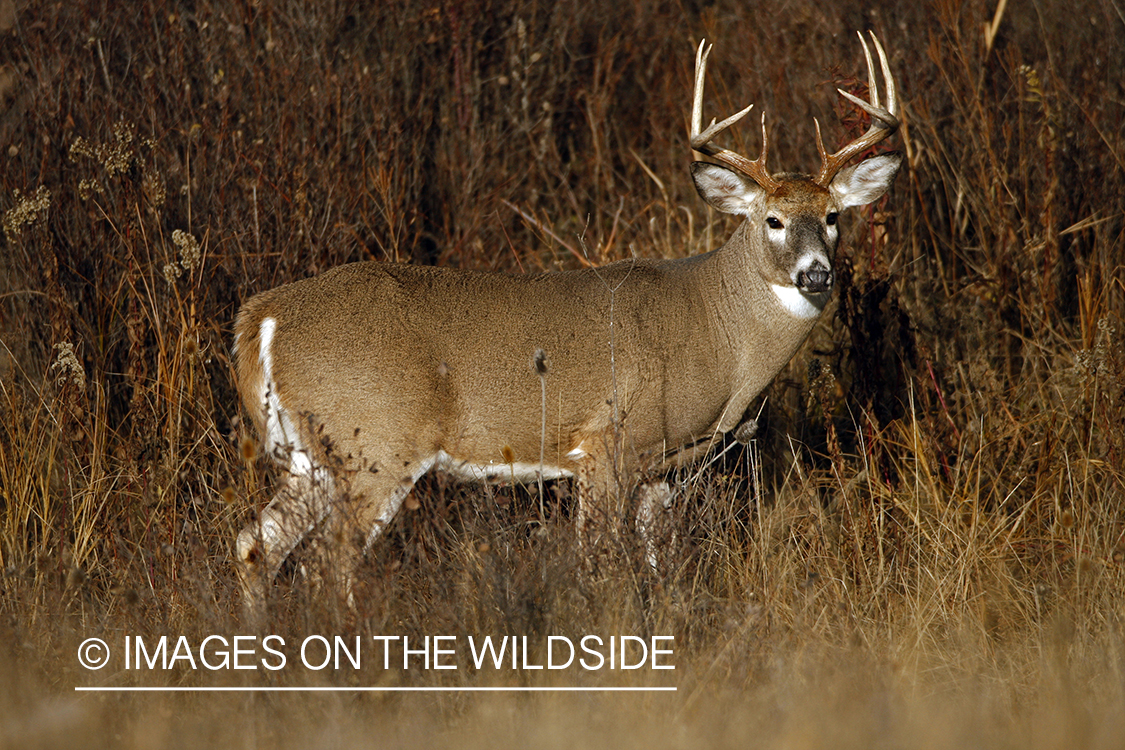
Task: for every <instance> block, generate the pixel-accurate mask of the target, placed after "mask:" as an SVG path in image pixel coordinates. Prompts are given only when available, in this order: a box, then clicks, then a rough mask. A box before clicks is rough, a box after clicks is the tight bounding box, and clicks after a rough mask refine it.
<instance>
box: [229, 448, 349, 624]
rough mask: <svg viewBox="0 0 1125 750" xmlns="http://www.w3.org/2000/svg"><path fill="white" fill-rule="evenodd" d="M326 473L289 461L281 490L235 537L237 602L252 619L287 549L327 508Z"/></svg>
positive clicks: (332, 495)
mask: <svg viewBox="0 0 1125 750" xmlns="http://www.w3.org/2000/svg"><path fill="white" fill-rule="evenodd" d="M336 497H337V491H336V483H335V480H334V479H333V477H332V474H331V473H330V472H329V471H327V470H326V469H324V468H321V467H317V466H314V465H311V464H306V465H305V466H300V465H299V462H294V465H292V466H291V472H290V474H289V476H288V477H287V478H286V479H285V482H284V484H283V485H282V487H281V489H280V490H278V492H277V494H276V495H274V497H273V499H272V500H270V503H269V505H267V506H266V507H265V508H264V509H263V510H262V512H261V513H260V514H259V515H258V519H257V520H256V521H254V522H253V523H251V524H249V525H248V526H247V527H246V528H244V529H243V530H242V532H241V533H239V535H238V539H237V541H236V544H235V546H236V554H237V558H236V559H237V563H238V571H239V578H240V581H241V584H242V594H243V603H244V605H245V607H246V609H247V611H248V612H249V613H250V615H251V616H252V617H254V618H260V617H261V616H263V615H264V614H265V601H266V591H267V590H268V588H269V586H270V584H272V583H273V579H274V577H276V576H277V572H278V570H279V569H280V568H281V564H282V563H283V562H284V561H285V558H286V557H288V556H289V553H290V552H292V551H293V548H294V547H296V546H297V544H298V543H299V542H300V541H301V539H303V538H304V537H305V535H306V534H308V533H309V531H310V530H312V528H313V527H314V526H316V524H318V523H320V522H321V521H322V520H323V519H324V517H325V516H327V515H328V513H329V512H330V511H331V510H332V505H333V503H334V502H335V500H336Z"/></svg>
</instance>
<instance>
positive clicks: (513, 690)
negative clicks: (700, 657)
mask: <svg viewBox="0 0 1125 750" xmlns="http://www.w3.org/2000/svg"><path fill="white" fill-rule="evenodd" d="M677 689H678V688H676V687H612V686H611V687H174V686H173V687H76V688H74V690H75V692H80V693H361V692H362V693H646V692H675V691H676V690H677Z"/></svg>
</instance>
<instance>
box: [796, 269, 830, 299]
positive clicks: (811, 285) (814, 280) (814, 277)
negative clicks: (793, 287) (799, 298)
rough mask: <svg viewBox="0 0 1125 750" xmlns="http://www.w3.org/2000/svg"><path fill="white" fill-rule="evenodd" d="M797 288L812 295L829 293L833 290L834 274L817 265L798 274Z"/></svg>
mask: <svg viewBox="0 0 1125 750" xmlns="http://www.w3.org/2000/svg"><path fill="white" fill-rule="evenodd" d="M797 286H798V287H800V288H801V291H804V292H809V293H811V294H818V293H820V292H827V291H828V290H829V289H831V288H832V272H831V271H829V270H828V269H827V268H825V267H824V266H822V265H820V264H819V263H817V264H816V265H814V266H813V267H812V268H810V269H808V270H807V271H801V272H800V273H799V274H797Z"/></svg>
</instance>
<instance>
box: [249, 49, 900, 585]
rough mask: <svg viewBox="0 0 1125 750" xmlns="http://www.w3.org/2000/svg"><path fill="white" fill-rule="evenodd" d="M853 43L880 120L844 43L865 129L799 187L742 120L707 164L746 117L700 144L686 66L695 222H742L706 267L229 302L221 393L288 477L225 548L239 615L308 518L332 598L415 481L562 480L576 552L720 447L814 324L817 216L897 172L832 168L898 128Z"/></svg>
mask: <svg viewBox="0 0 1125 750" xmlns="http://www.w3.org/2000/svg"><path fill="white" fill-rule="evenodd" d="M872 39H873V40H874V42H875V48H876V50H877V52H878V55H879V60H880V67H881V69H882V74H883V78H884V80H885V82H886V87H887V97H886V101H885V103H881V102H880V99H879V95H878V89H877V83H876V78H875V72H874V66H873V64H872V60H871V55H870V53H869V51H868V49H867V45H866V44H864V52H865V54H866V56H867V65H868V75H869V79H870V91H871V101H870V102H864V101H861V100H859V99H856V98H855V97H852V96H850V95H849V94H845V93H843V92H841V94H843V95H844V96H845V97H847V98H848V99H850V100H852V101H854V102H856V103H857V104H858V105H859V106H860V107H862V108H863V109H864V110H865V111H866V112H868V113H869V114H870V115H871V117H872V125H871V129H870V130H869V131H868V132H867V133H866V134H865V135H864V136H863V137H861V138H859V139H857V140H856V141H854V142H853V143H851V144H849V145H848V146H846V147H844V148H843V149H841V150H840V151H838V152H837V153H835V154H832V155H829V154H827V153H826V152H825V150H824V147H823V144H822V143H821V140H820V129H819V124H818V126H817V145H818V148H819V150H820V153H821V157H822V166H821V169H820V172H819V174H818V175H817V176H816V177H815V178H813V177H810V176H807V175H797V174H770V173H769V172H768V171H767V169H766V164H765V162H766V155H767V143H766V140H765V125H764V119H763V128H762V132H763V142H762V153H761V155H760V156H759V157H758V159H757V160H754V161H750V160H749V159H747V158H745V157H743V156H739V155H738V154H734V153H732V152H730V151H727V150H726V149H722V148H719V147H717V146H715V145H713V144H712V142H711V141H712V139H713V138H714V137H715V136H716V135H717V134H718V133H720V132H721V131H722V130H723V129H725V128H727V127H729V126H730V125H731V124H733V123H734V122H735V121H737V120H738V119H739V118H741V117H743V116H744V115H745V114H746V113H747V112H749V110H750V108H749V107H748V108H747V109H745V110H743V111H742V112H740V113H738V114H736V115H734V116H733V117H730V118H728V119H727V120H725V121H723V122H721V123H719V124H717V125H716V124H715V123H714V121H712V123H711V125H710V126H709V127H708V128H707V129H706V130H702V129H701V125H702V114H701V108H702V99H703V79H704V75H705V69H706V59H707V53H708V51H709V50H704V47H703V45H702V44H701V45H700V48H699V51H698V53H697V56H696V82H695V95H694V106H693V112H692V133H691V146H692V148H694V149H695V150H697V151H700V152H702V153H704V154H706V155H708V156H711V157H713V158H715V159H716V160H718V161H721V162H723V163H724V164H726V165H727V166H720V165H717V164H710V163H704V162H696V163H694V164H693V165H692V175H693V177H694V179H695V184H696V187H697V189H698V190H699V192H700V194H701V195H702V196H703V198H704V199H705V200H706V201H707V202H708V203H709V204H710V205H712V206H713V207H715V208H717V209H719V210H720V211H725V212H727V213H733V214H740V215H742V216H744V217H745V219H746V220H745V221H744V222H743V223H742V224H741V225H740V226H739V228H738V229H737V230H736V231H735V233H734V235H733V236H732V237H731V238H730V239H729V240H728V241H727V242H726V244H724V245H723V246H722V247H720V248H719V249H717V250H714V251H712V252H710V253H707V254H705V255H700V256H695V257H691V258H685V259H680V260H645V259H638V260H627V261H621V262H618V263H614V264H611V265H608V266H605V267H602V268H597V269H585V270H578V271H567V272H562V273H544V274H534V275H508V274H501V273H478V272H472V271H460V270H450V269H444V268H433V267H423V266H412V265H397V264H389V263H375V262H368V263H355V264H351V265H347V266H342V267H340V268H336V269H334V270H332V271H329V272H327V273H324V274H322V275H321V276H318V277H316V278H312V279H306V280H302V281H298V282H295V283H292V284H287V285H285V286H282V287H278V288H277V289H273V290H270V291H268V292H264V293H262V294H259V295H257V296H256V297H254V298H253V299H251V300H250V301H249V302H247V303H246V304H245V305H244V306H243V308H242V309H241V311H240V312H239V315H238V320H237V322H236V325H235V354H236V360H237V370H238V379H239V391H240V394H241V396H242V399H243V402H244V403H245V405H246V408H247V410H248V412H249V413H250V415H251V417H252V418H253V419H254V421H255V423H256V425H257V428H258V432H259V434H260V435H261V436H262V439H263V441H264V443H265V447H266V449H267V450H268V451H269V452H270V453H271V454H273V455H274V456H275V457H277V458H279V460H282V461H283V462H284V464H285V465H286V468H287V470H288V477H287V479H286V481H285V484H284V486H283V487H282V488H281V489H280V490H279V492H278V493H277V495H276V496H275V497H274V498H273V500H272V501H271V502H270V504H269V506H268V507H266V508H265V509H264V510H263V511H262V512H261V514H260V516H259V518H258V520H257V521H256V522H254V523H252V524H251V525H249V526H248V527H247V528H246V529H245V530H243V531H242V533H241V534H240V535H239V537H238V543H237V548H238V549H237V554H238V561H239V563H240V570H241V573H242V581H243V585H244V590H245V593H246V596H247V600H248V603H249V604H251V605H252V606H257V605H259V604H261V603H262V602H263V601H264V599H263V596H264V593H265V590H266V587H267V586H268V585H269V584H270V582H271V581H272V579H273V577H274V576H275V574H276V573H277V570H278V568H279V567H280V565H281V563H282V562H283V561H284V559H285V558H286V556H287V555H288V554H289V553H290V551H291V550H292V549H293V548H294V546H295V545H296V544H297V543H298V542H299V541H300V540H301V539H302V537H303V536H304V535H305V534H306V533H308V531H309V530H310V529H311V528H312V527H313V526H315V525H316V524H318V523H320V522H321V521H322V520H324V519H325V518H326V517H328V516H330V515H331V518H332V520H331V523H332V524H336V526H335V533H331V534H328V535H326V537H325V539H326V540H327V542H326V543H327V544H329V545H330V546H332V547H334V553H335V554H339V558H338V559H337V560H336V562H335V563H334V564H335V565H336V566H337V567H336V571H335V572H336V573H337V574H338V575H340V576H341V578H342V579H343V581H344V582H345V583H346V584H347V583H349V582H350V578H351V575H352V571H353V570H354V566H355V564H356V561H357V558H358V555H359V554H360V553H361V550H363V549H364V540H366V545H370V544H371V543H372V542H373V541H374V540H375V539H376V538H377V537H378V536H379V534H380V533H381V531H382V530H383V529H384V528H385V527H386V525H387V524H388V523H390V521H391V520H392V519H393V518H394V516H395V514H396V513H397V512H398V509H399V506H400V505H401V504H402V502H403V499H404V498H405V497H406V495H407V494H408V492H409V491H410V488H411V487H412V486H413V485H414V483H415V482H416V481H417V480H418V478H419V477H421V476H422V475H423V474H425V473H426V472H428V471H430V470H432V469H440V470H443V471H446V472H449V473H451V474H453V475H455V476H457V477H461V478H465V479H473V480H490V479H501V480H506V479H512V478H514V479H516V480H521V481H534V480H535V479H536V478H537V477H538V476H542V477H544V478H547V479H550V478H557V477H569V476H577V477H578V479H579V482H578V489H577V495H578V509H577V516H578V526H579V530H580V532H582V535H583V536H581V537H580V538H584V539H586V540H587V542H588V543H591V544H594V543H596V539H592V538H591V535H596V534H597V533H599V532H598V530H599V529H604V528H605V524H601V523H599V521H600V520H602V519H603V518H604V517H605V516H608V515H611V514H613V513H617V512H620V509H619V508H615V507H614V504H615V503H616V502H617V500H618V499H620V498H621V497H622V491H621V488H622V487H623V486H624V484H623V483H620V480H621V478H622V477H629V476H631V475H632V474H633V473H634V472H636V471H637V470H639V469H645V468H651V467H660V466H667V465H670V464H674V463H682V462H685V461H690V460H692V459H695V458H697V457H699V456H701V455H702V454H703V453H705V452H706V451H707V450H708V449H710V447H711V446H712V445H713V444H714V443H715V442H716V441H717V440H718V438H719V437H720V436H721V435H722V434H724V433H726V432H728V431H730V430H731V429H733V428H734V427H736V426H737V425H738V424H739V423H740V422H741V420H742V419H743V413H744V412H745V410H746V408H747V406H748V405H749V404H750V402H751V400H752V399H754V397H755V396H757V395H758V393H760V392H761V391H762V389H763V388H765V387H766V386H767V385H768V384H769V383H770V381H771V380H772V379H773V377H774V376H775V375H776V374H777V373H778V371H779V370H781V368H782V367H784V366H785V364H786V363H787V362H788V361H789V359H790V358H791V357H792V356H793V354H794V353H795V352H796V351H797V349H798V348H799V347H800V346H801V344H802V342H803V341H804V340H805V338H806V337H807V336H808V334H809V332H810V331H811V330H812V328H813V325H814V324H815V322H816V320H817V317H818V316H819V315H820V312H821V311H822V310H823V309H824V305H825V303H826V302H827V300H828V296H829V294H830V293H831V290H832V286H833V282H834V278H833V274H832V259H833V256H834V253H835V248H836V242H837V237H838V231H837V221H836V220H837V216H838V214H839V213H840V212H841V211H843V210H844V209H846V208H848V207H849V206H857V205H862V204H866V203H869V202H871V201H873V200H875V199H877V198H879V197H880V196H881V195H882V194H883V193H884V192H885V191H886V190H887V188H888V187H889V185H890V183H891V181H892V180H893V178H894V175H895V173H896V172H897V170H898V166H899V157H898V156H897V155H883V156H873V157H871V158H868V159H867V160H865V161H863V162H861V163H859V164H858V165H856V166H853V167H848V168H845V167H844V163H845V162H846V161H848V160H850V159H852V158H853V157H855V156H857V155H859V154H860V153H862V152H863V151H865V150H867V149H868V148H869V147H870V146H872V145H873V144H874V143H876V142H877V141H879V140H881V139H882V138H885V137H886V136H888V135H890V134H891V133H892V132H894V130H895V129H896V127H897V126H898V119H897V117H898V104H897V97H896V95H895V91H894V82H893V80H892V78H891V75H890V71H889V67H888V64H887V59H886V55H885V54H884V52H883V49H882V47H881V45H880V44H879V42H878V40H876V39H874V36H872ZM860 41H861V42H862V41H863V38H862V36H861V37H860ZM728 167H729V168H728ZM648 496H651V498H658V499H650V500H648V501H647V502H646V503H644V507H643V508H642V511H643V512H642V513H641V517H640V521H641V523H640V526H641V527H642V531H643V530H645V529H648V528H649V527H650V526H651V524H652V522H653V514H654V513H655V512H656V510H657V509H656V505H667V503H668V501H669V498H670V495H669V494H668V492H667V491H666V488H665V490H664V491H658V492H652V493H647V494H646V497H648ZM650 506H651V507H650ZM357 537H358V538H357ZM648 554H649V557H650V558H652V557H653V556H654V551H653V550H652V549H651V545H650V548H649V550H648Z"/></svg>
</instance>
